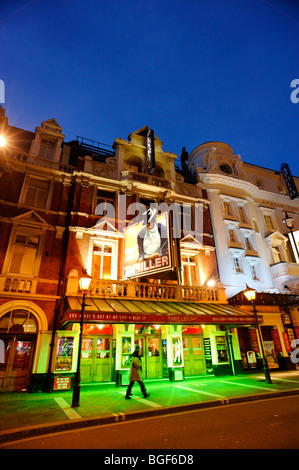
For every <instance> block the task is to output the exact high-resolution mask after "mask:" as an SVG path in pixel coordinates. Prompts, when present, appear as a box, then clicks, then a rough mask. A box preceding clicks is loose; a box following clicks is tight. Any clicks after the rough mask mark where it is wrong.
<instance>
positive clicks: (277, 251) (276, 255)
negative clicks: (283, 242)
mask: <svg viewBox="0 0 299 470" xmlns="http://www.w3.org/2000/svg"><path fill="white" fill-rule="evenodd" d="M272 256H273V261H274V264H276V263H280V262H281V261H282V257H281V253H280V249H279V247H278V246H272Z"/></svg>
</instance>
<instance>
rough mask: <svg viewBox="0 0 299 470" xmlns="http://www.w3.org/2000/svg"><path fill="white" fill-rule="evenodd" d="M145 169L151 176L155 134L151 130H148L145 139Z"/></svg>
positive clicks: (153, 166) (153, 162)
mask: <svg viewBox="0 0 299 470" xmlns="http://www.w3.org/2000/svg"><path fill="white" fill-rule="evenodd" d="M146 149H147V169H148V172H149V174H150V175H151V174H152V173H154V171H155V134H154V131H153V130H152V129H149V130H148V133H147V137H146Z"/></svg>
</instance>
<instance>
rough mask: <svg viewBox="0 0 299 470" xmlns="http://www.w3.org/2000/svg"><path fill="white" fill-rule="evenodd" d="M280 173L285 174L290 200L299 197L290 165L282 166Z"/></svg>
mask: <svg viewBox="0 0 299 470" xmlns="http://www.w3.org/2000/svg"><path fill="white" fill-rule="evenodd" d="M280 171H281V172H282V174H283V177H284V181H285V184H286V187H287V188H288V191H289V195H290V198H291V199H295V198H296V197H298V190H297V187H296V184H295V182H294V179H293V177H292V174H291V170H290V168H289V165H288V164H287V163H282V164H281V166H280Z"/></svg>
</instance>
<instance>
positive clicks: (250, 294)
mask: <svg viewBox="0 0 299 470" xmlns="http://www.w3.org/2000/svg"><path fill="white" fill-rule="evenodd" d="M243 294H244V295H245V297H246V299H247V300H249V301H252V300H255V298H256V290H255V289H250V287H248V285H247V284H246V289H245V290H243Z"/></svg>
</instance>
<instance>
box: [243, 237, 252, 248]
mask: <svg viewBox="0 0 299 470" xmlns="http://www.w3.org/2000/svg"><path fill="white" fill-rule="evenodd" d="M245 248H246V250H248V251H253V248H252V245H251V242H250V240H249V238H248V237H245Z"/></svg>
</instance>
